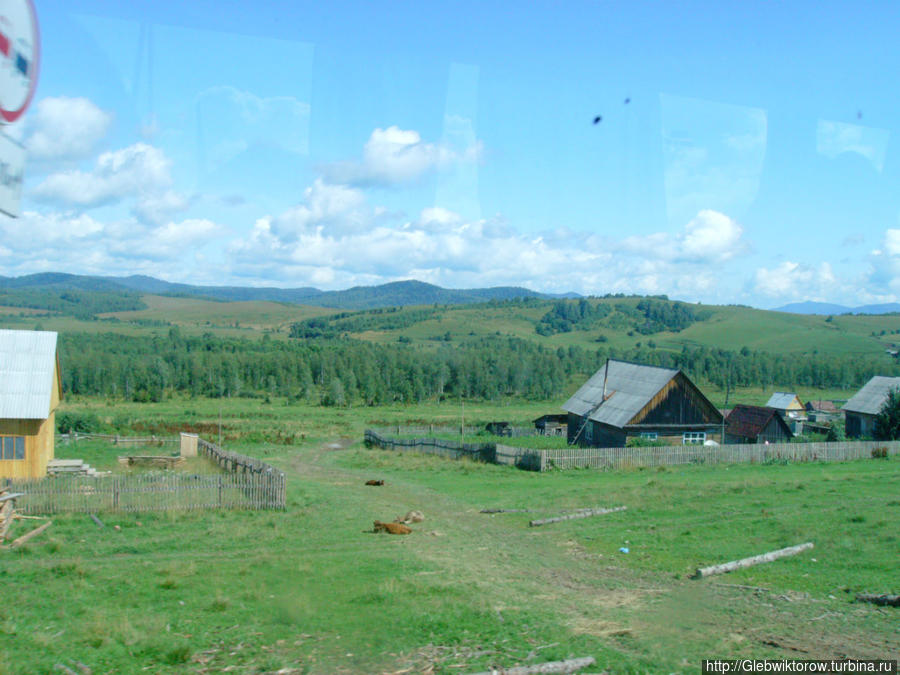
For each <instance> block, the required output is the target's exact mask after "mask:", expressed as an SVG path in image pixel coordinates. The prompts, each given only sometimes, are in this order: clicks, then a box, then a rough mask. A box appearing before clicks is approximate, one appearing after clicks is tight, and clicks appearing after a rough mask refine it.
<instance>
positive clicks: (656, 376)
mask: <svg viewBox="0 0 900 675" xmlns="http://www.w3.org/2000/svg"><path fill="white" fill-rule="evenodd" d="M563 410H565V411H566V412H567V413H568V439H569V443H570V444H578V445H585V446H591V447H609V448H614V447H624V446H625V444H626V442H627V440H628V439H629V438H635V437H638V438H644V439H647V440H651V441H661V442H663V443H665V444H668V445H691V444H703V443H706V442H708V441H721V439H722V423H723V417H722V413H720V412H719V411H718V410H716V407H715V406H714V405H713V404H712V403H710V401H709V399H707V398H706V396H704V395H703V393H702V392H701V391H700V390H699V389H698V388H697V387H696V385H694V383H693V382H691V381H690V380H689V379H688V377H687V376H686V375H685V374H684V373H682V372H681V371H680V370H672V369H670V368H658V367H656V366H644V365H640V364H637V363H628V362H627V361H617V360H614V359H609V360H608V361H607V362H606V365H605V366H603V367H602V368H601V369H600V370H598V371H597V372H596V373H595V374H594V375H593V376H592V377H591V379H589V380H588V381H587V382H586V383H585V384H584V385H583V386H582V387H581V388H580V389H579V390H578V391H577V392H575V395H574V396H572V398H570V399H569V400H568V401H566V403H565V405H563Z"/></svg>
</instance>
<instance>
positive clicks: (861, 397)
mask: <svg viewBox="0 0 900 675" xmlns="http://www.w3.org/2000/svg"><path fill="white" fill-rule="evenodd" d="M892 389H900V377H883V376H881V375H876V376H875V377H873V378H872V379H871V380H869V381H868V382H866V384H865V386H864V387H863V388H862V389H860V390H859V391H858V392H856V394H855V395H854V396H853V398H851V399H850V400H849V401H847V402H846V403H845V404H844V406H843V408H842V410H843V411H844V417H845V419H846V423H845V432H846V434H847V438H860V437H861V436H866V437H871V436H874V435H875V418H876V417H877V416H878V413H879V411H880V410H881V407H882V406H883V405H884V402H885V401H886V400H887V396H888V393H889V392H890V391H891V390H892Z"/></svg>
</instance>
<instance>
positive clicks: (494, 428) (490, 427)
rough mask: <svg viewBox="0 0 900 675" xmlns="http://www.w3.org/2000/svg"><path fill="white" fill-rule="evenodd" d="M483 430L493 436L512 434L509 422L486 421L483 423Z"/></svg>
mask: <svg viewBox="0 0 900 675" xmlns="http://www.w3.org/2000/svg"><path fill="white" fill-rule="evenodd" d="M484 428H485V430H486V431H487V432H488V433H489V434H493V435H494V436H512V428H511V427H510V424H509V422H488V423H487V424H485V425H484Z"/></svg>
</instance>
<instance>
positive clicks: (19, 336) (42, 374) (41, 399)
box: [0, 330, 62, 478]
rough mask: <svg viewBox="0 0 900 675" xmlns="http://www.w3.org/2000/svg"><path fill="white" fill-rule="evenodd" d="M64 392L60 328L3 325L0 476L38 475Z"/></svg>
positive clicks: (51, 442)
mask: <svg viewBox="0 0 900 675" xmlns="http://www.w3.org/2000/svg"><path fill="white" fill-rule="evenodd" d="M61 396H62V385H61V382H60V375H59V358H58V356H57V353H56V333H51V332H48V331H29V330H0V478H40V477H42V476H44V475H46V473H47V463H48V462H49V461H50V460H51V459H53V456H54V441H55V434H56V408H57V407H58V406H59V400H60V397H61Z"/></svg>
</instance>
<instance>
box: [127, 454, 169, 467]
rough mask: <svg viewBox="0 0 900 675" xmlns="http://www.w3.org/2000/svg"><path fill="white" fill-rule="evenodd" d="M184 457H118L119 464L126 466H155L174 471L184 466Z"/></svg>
mask: <svg viewBox="0 0 900 675" xmlns="http://www.w3.org/2000/svg"><path fill="white" fill-rule="evenodd" d="M184 462H185V459H184V457H181V456H177V457H171V456H169V455H119V464H126V465H128V466H156V467H160V468H163V469H174V468H175V467H176V466H180V465H182V464H184Z"/></svg>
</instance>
